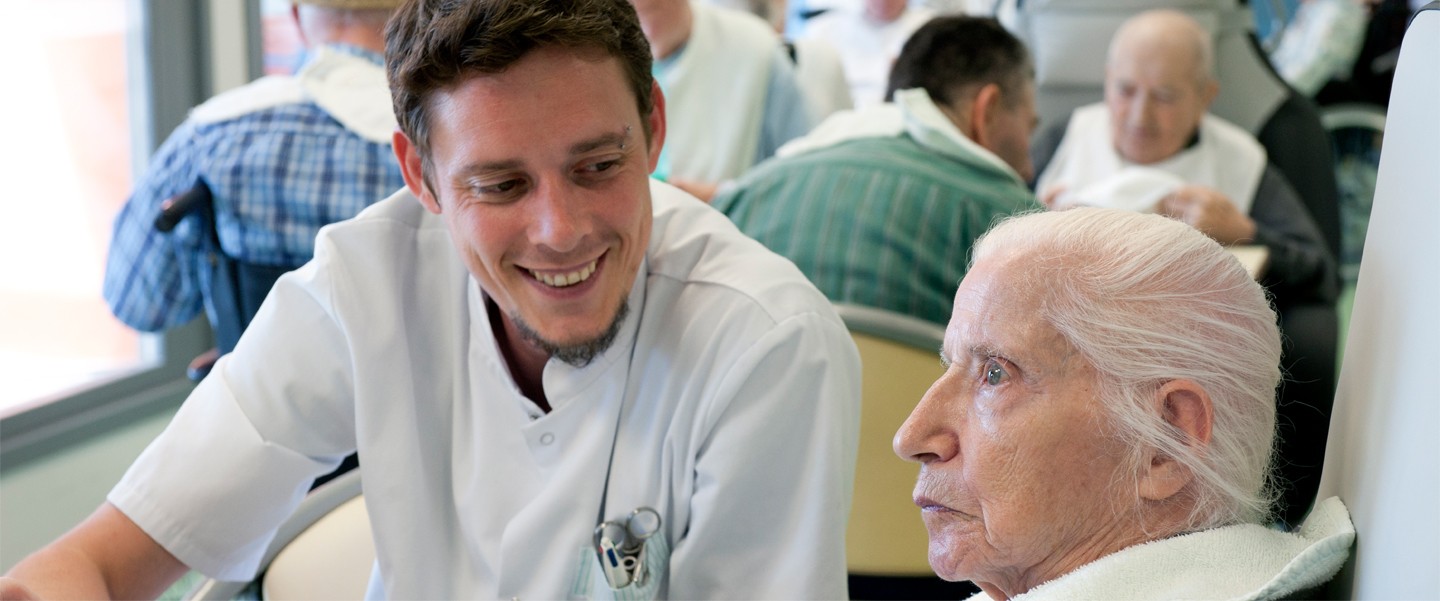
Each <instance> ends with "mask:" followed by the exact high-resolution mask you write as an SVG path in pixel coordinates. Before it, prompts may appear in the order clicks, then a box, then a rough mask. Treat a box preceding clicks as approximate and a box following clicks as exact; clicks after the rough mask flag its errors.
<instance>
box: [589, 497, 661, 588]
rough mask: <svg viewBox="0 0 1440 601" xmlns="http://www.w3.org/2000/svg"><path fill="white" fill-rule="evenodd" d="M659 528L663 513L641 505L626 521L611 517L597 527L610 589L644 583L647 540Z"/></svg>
mask: <svg viewBox="0 0 1440 601" xmlns="http://www.w3.org/2000/svg"><path fill="white" fill-rule="evenodd" d="M659 531H660V512H658V511H655V510H654V509H651V508H649V507H638V508H636V509H635V510H634V511H631V512H630V515H629V516H626V517H625V519H624V520H607V521H604V522H600V525H598V526H596V527H595V552H596V554H598V555H599V557H600V566H601V567H602V568H603V569H604V572H605V580H606V581H607V582H609V583H610V588H613V589H621V588H624V587H626V586H629V585H630V584H631V583H636V584H641V585H643V584H644V580H645V557H644V555H645V541H646V540H649V538H650V537H651V536H654V535H655V533H656V532H659Z"/></svg>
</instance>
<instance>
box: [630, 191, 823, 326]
mask: <svg viewBox="0 0 1440 601" xmlns="http://www.w3.org/2000/svg"><path fill="white" fill-rule="evenodd" d="M651 188H652V192H653V193H652V198H653V202H654V207H655V223H654V228H653V230H652V233H651V240H650V249H649V253H648V255H647V260H648V269H649V272H648V273H647V274H645V275H646V276H647V277H648V278H649V280H650V282H651V288H652V289H653V288H656V287H665V288H667V289H669V290H671V291H674V292H676V293H678V294H681V295H683V296H684V297H685V298H686V299H687V301H694V300H697V299H698V300H702V301H703V302H701V303H699V304H700V305H704V306H703V307H699V306H696V307H679V308H678V309H679V310H684V311H689V310H692V309H693V310H696V311H700V312H702V313H703V312H707V311H711V310H714V309H716V308H717V307H722V306H726V307H748V308H750V309H756V310H760V311H763V312H764V313H766V314H768V315H769V317H770V318H771V319H774V320H776V321H780V320H783V319H785V318H786V317H788V316H791V315H793V314H796V313H804V312H814V311H816V310H822V309H823V310H824V311H827V312H830V311H832V309H831V308H830V303H829V301H828V300H827V299H826V298H825V296H824V295H823V294H821V293H820V291H819V290H817V289H816V288H815V286H814V284H811V283H810V281H809V280H808V279H806V278H805V276H804V274H802V273H801V272H800V270H799V269H797V268H796V267H795V264H794V263H792V262H790V260H789V259H786V258H784V257H782V256H780V255H778V254H776V253H774V252H773V251H771V250H769V249H768V248H765V246H764V245H762V244H760V243H759V242H756V241H755V240H754V239H752V238H750V237H748V236H746V235H745V234H743V233H741V232H740V230H739V229H738V228H736V227H735V224H734V223H732V222H731V221H730V220H729V219H728V218H726V217H725V215H724V214H722V213H720V212H719V211H717V210H715V209H714V208H712V207H710V206H708V205H706V204H704V203H703V202H701V201H699V200H696V199H694V198H692V197H690V196H689V195H687V194H685V193H683V192H681V191H679V190H678V189H675V188H673V187H671V186H669V185H667V184H663V183H660V182H654V183H653V184H652V186H651ZM648 302H649V301H648V300H647V303H648Z"/></svg>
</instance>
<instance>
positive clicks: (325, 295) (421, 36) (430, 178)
mask: <svg viewBox="0 0 1440 601" xmlns="http://www.w3.org/2000/svg"><path fill="white" fill-rule="evenodd" d="M386 64H387V67H388V70H389V77H390V83H391V88H392V93H393V96H394V105H395V110H396V114H397V117H398V120H399V122H400V129H401V133H397V134H396V135H395V139H394V147H395V152H396V155H397V157H398V158H399V159H400V163H401V167H402V171H403V173H404V175H405V180H406V184H407V189H406V190H405V191H402V192H400V193H398V194H396V195H395V196H393V197H391V198H389V199H387V200H384V201H382V202H380V203H379V204H377V205H375V207H373V208H372V209H371V210H369V211H367V212H366V213H364V214H363V215H361V216H360V217H359V218H357V219H355V220H352V221H349V222H346V223H343V224H339V225H337V226H335V227H332V228H329V229H327V230H325V232H323V233H322V234H321V236H320V238H319V240H318V243H317V253H316V259H315V261H313V262H311V263H310V264H309V265H307V266H306V267H304V268H302V269H301V270H300V271H298V272H297V273H295V274H294V275H292V276H288V277H287V278H285V279H283V280H282V281H281V282H280V283H279V285H277V287H276V290H275V292H274V293H273V294H272V296H271V297H270V299H269V300H267V303H266V305H265V307H264V308H263V309H262V310H261V313H260V315H259V316H258V317H257V319H256V322H255V323H254V325H252V326H251V328H250V330H248V331H247V333H246V335H245V337H244V338H243V339H242V340H241V343H240V345H239V346H238V347H237V349H236V351H235V352H234V353H233V354H231V355H229V356H227V357H226V358H225V359H224V360H222V361H221V362H220V363H219V364H218V365H217V366H216V370H215V372H213V373H212V374H211V376H210V377H209V378H207V379H206V380H205V381H204V382H203V383H202V384H201V385H200V386H199V388H197V390H196V391H195V393H194V395H192V397H191V398H190V399H189V400H187V402H186V404H185V406H184V407H183V408H182V409H181V411H180V413H179V415H178V416H177V417H176V421H175V422H174V424H172V426H171V427H170V428H169V429H167V431H166V432H165V433H164V434H162V435H161V437H160V438H159V439H157V441H156V442H155V443H154V444H153V445H152V446H151V448H150V449H148V450H147V451H146V453H145V455H144V456H143V457H142V458H141V459H140V460H139V461H137V463H136V465H135V466H134V467H133V468H132V469H131V471H130V472H129V473H128V474H127V475H126V477H125V478H124V480H123V481H122V482H121V483H120V484H119V485H118V486H117V487H116V488H115V490H114V491H113V492H112V493H111V495H110V497H109V500H108V502H107V503H106V504H105V505H104V506H102V507H101V509H100V510H99V511H97V513H96V514H95V515H94V516H93V517H92V518H90V520H88V521H87V522H86V523H85V524H83V525H82V526H81V527H80V528H77V529H76V530H75V531H73V532H72V533H70V534H69V535H67V536H66V537H64V538H62V539H61V540H60V541H58V542H57V543H55V544H53V545H51V546H50V547H48V548H46V549H44V550H42V551H41V552H40V553H38V554H37V555H35V556H33V557H32V558H30V559H28V560H26V561H25V562H23V563H22V564H21V565H20V566H18V567H17V568H16V570H15V572H14V573H13V574H12V576H15V577H17V579H15V580H11V581H9V582H8V583H5V582H0V585H3V586H0V593H3V592H6V591H7V590H10V591H12V593H11V594H13V590H15V589H17V588H18V586H17V585H19V584H20V583H22V582H23V583H24V584H25V585H26V586H28V587H29V588H30V589H31V590H32V591H33V592H34V593H37V594H39V595H41V596H63V595H67V594H68V595H77V596H82V597H101V596H106V595H111V596H117V597H127V598H128V597H139V596H149V595H154V594H157V593H158V592H159V591H160V590H162V589H163V587H164V586H165V584H166V583H168V582H169V581H170V580H172V579H173V578H174V577H176V576H178V575H179V574H180V573H183V571H184V570H185V569H186V567H189V568H191V569H197V570H199V571H202V572H204V573H206V574H208V575H211V576H216V577H220V578H222V579H232V580H233V579H244V578H249V577H250V576H252V575H253V574H254V571H255V569H256V567H257V563H258V561H259V560H260V556H261V553H262V552H263V551H264V549H265V546H266V544H267V543H268V541H269V539H270V537H271V535H272V534H273V532H274V529H275V527H276V525H277V524H278V523H279V522H280V520H282V519H283V518H284V517H285V516H286V515H287V514H288V513H289V512H290V510H291V509H292V508H293V507H294V505H295V503H296V502H298V500H299V499H300V497H301V495H302V494H303V492H304V488H305V485H306V483H307V482H308V481H309V480H310V479H311V478H313V477H314V476H315V475H317V474H320V473H323V472H325V471H326V470H327V469H329V467H331V466H333V464H334V463H335V462H337V461H338V460H339V459H340V458H341V457H343V456H345V455H346V454H348V453H349V452H351V451H354V450H356V449H358V450H359V452H360V453H361V454H362V455H363V456H364V457H365V460H364V462H363V465H362V466H361V470H362V472H363V478H364V483H365V496H366V504H367V507H368V510H369V513H370V519H371V525H372V528H373V533H374V537H375V542H376V552H377V568H378V569H377V571H376V572H375V573H374V574H372V579H371V589H370V590H371V592H372V596H375V595H380V594H383V595H384V596H385V597H388V598H428V599H454V598H509V597H521V598H546V599H554V598H592V597H601V598H609V597H611V596H624V597H627V598H653V597H675V598H712V597H736V598H843V597H844V596H845V595H846V590H845V561H844V537H845V523H846V520H847V518H848V514H849V507H850V503H849V499H850V489H851V479H852V475H851V474H852V470H853V466H854V459H855V445H856V437H857V434H858V417H859V416H858V413H859V382H858V378H859V376H858V373H859V369H858V367H859V366H858V357H857V354H856V352H855V349H854V345H853V343H852V342H851V339H850V337H849V334H848V332H847V331H846V329H845V327H844V325H843V324H842V323H841V322H840V321H839V319H838V318H837V317H836V315H835V313H834V312H833V310H832V309H831V307H830V305H829V303H828V302H827V301H826V300H825V298H824V297H823V296H822V295H821V294H820V293H819V292H818V291H817V290H815V288H814V287H813V286H811V285H810V284H809V283H808V282H807V281H806V280H805V279H804V277H803V276H802V275H801V274H800V272H799V271H797V270H796V269H795V267H794V266H793V265H792V264H790V263H789V262H787V261H785V260H783V259H781V258H779V257H778V256H776V255H774V254H772V253H770V252H769V251H766V250H765V249H764V248H763V247H762V246H760V245H759V244H758V243H756V242H754V241H753V240H750V239H748V238H745V237H744V236H742V235H741V234H740V233H739V232H738V231H737V230H736V229H735V228H734V227H733V226H732V225H731V224H730V222H729V221H728V220H726V219H725V217H724V216H723V215H721V214H719V213H717V212H715V211H714V210H712V209H710V208H709V207H707V206H705V205H704V204H702V203H701V202H700V201H698V200H696V199H694V198H692V197H689V196H687V195H685V194H684V193H682V192H680V191H678V190H677V189H675V188H672V187H669V186H666V185H664V184H661V183H658V182H654V181H652V180H651V179H650V178H649V172H650V170H651V169H653V168H654V166H655V162H656V160H657V158H658V155H659V152H660V147H661V145H662V144H663V142H664V138H665V117H664V99H663V97H662V96H661V94H660V92H659V91H658V88H657V87H656V86H655V83H654V81H653V79H652V78H651V75H650V52H649V49H648V47H647V46H646V43H645V39H644V37H643V35H642V33H641V31H640V28H639V24H638V22H637V20H636V17H635V13H634V11H633V9H632V8H631V7H630V6H629V4H627V3H626V2H624V1H623V0H551V1H546V2H535V1H533V0H483V1H474V2H460V3H456V2H445V1H442V0H417V1H414V2H411V3H410V4H407V5H406V7H405V8H403V9H401V11H400V12H399V13H397V16H396V17H395V19H393V20H392V21H391V23H390V26H389V29H388V32H387V56H386ZM197 456H204V457H206V461H205V462H204V463H203V464H198V463H196V462H195V461H194V460H193V458H194V457H197ZM217 474H218V475H219V476H217ZM760 499H763V500H764V502H763V504H764V506H763V508H762V507H760V506H759V505H757V500H760ZM640 508H651V509H654V510H655V512H656V513H657V514H658V515H659V517H660V520H661V523H660V525H659V528H658V532H656V533H655V534H654V535H653V536H651V537H650V538H649V539H648V540H647V542H646V543H645V545H644V547H643V548H642V549H639V550H634V551H630V553H631V554H632V555H633V556H634V558H635V560H636V561H637V563H639V564H640V565H643V568H640V569H634V570H621V571H620V572H617V571H616V570H614V569H607V568H605V567H604V566H603V565H602V564H601V562H600V559H599V556H598V555H597V553H596V551H597V544H598V542H599V541H597V539H596V538H595V532H596V530H597V526H598V525H600V523H601V522H602V521H619V520H624V519H625V518H626V516H629V515H631V514H632V512H635V511H637V510H638V509H640ZM601 546H603V545H601ZM620 550H621V551H622V553H623V552H625V549H620ZM642 575H643V577H642ZM47 576H49V577H56V578H55V580H53V581H47V580H46V577H47ZM632 579H633V580H634V582H627V581H628V580H632ZM86 585H88V586H89V587H90V588H80V587H83V586H86ZM6 586H9V587H10V588H9V589H7V588H6ZM66 586H70V587H75V588H68V589H67V588H64V587H66ZM612 589H623V590H612Z"/></svg>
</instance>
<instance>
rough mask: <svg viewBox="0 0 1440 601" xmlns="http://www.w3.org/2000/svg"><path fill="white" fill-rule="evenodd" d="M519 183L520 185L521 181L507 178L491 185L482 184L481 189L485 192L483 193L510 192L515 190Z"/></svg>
mask: <svg viewBox="0 0 1440 601" xmlns="http://www.w3.org/2000/svg"><path fill="white" fill-rule="evenodd" d="M519 185H520V182H519V181H517V180H513V179H511V180H505V181H503V182H500V183H498V184H492V185H489V186H480V191H481V192H483V193H486V194H496V193H505V192H509V191H511V190H514V189H515V187H516V186H519Z"/></svg>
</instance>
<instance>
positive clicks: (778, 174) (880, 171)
mask: <svg viewBox="0 0 1440 601" xmlns="http://www.w3.org/2000/svg"><path fill="white" fill-rule="evenodd" d="M1032 71H1033V69H1032V67H1031V64H1030V58H1029V54H1028V53H1027V52H1026V50H1025V47H1024V45H1023V44H1022V43H1021V42H1020V41H1019V40H1018V39H1016V38H1015V37H1014V36H1013V35H1011V34H1010V33H1009V32H1007V31H1006V30H1005V29H1004V28H1003V27H1001V26H1000V24H998V23H996V22H995V21H994V20H993V19H981V18H976V17H965V16H949V17H938V18H936V19H934V20H932V21H930V22H929V23H927V24H926V25H925V26H923V27H921V28H920V29H919V30H918V31H916V32H915V35H914V36H912V37H911V38H910V41H909V42H908V43H906V45H905V48H904V50H903V51H901V53H900V57H899V59H897V61H896V63H895V69H894V71H893V72H892V73H891V78H890V88H891V91H890V92H891V95H892V96H893V102H888V103H885V104H880V105H872V106H871V107H869V108H865V109H859V110H857V111H854V112H842V113H839V114H836V115H835V116H833V117H831V118H830V119H828V120H826V121H825V122H824V123H822V124H821V125H820V126H819V127H817V128H816V129H815V131H814V132H812V133H811V134H810V135H808V136H806V137H804V138H801V139H800V140H796V141H795V142H793V143H791V144H790V145H787V146H786V147H784V148H782V149H781V153H782V155H783V156H781V157H778V158H776V159H773V160H771V161H768V162H766V163H764V164H762V165H760V166H759V167H757V168H756V169H755V170H754V171H752V172H751V173H749V174H748V175H747V176H746V177H745V178H743V179H742V180H741V181H740V182H739V183H738V184H737V185H736V186H735V187H734V188H733V189H731V190H728V191H726V192H725V193H723V194H721V195H720V196H719V197H717V198H716V199H715V201H714V202H713V205H714V206H715V207H716V208H717V209H720V210H721V211H723V212H724V213H725V214H726V215H727V216H729V217H730V219H731V220H732V221H734V222H735V223H736V224H737V225H739V226H740V230H741V231H743V232H745V233H746V234H749V235H750V236H753V237H754V238H755V239H757V240H759V241H761V242H762V243H764V244H765V245H766V246H768V247H770V248H771V249H772V250H774V251H776V252H778V253H780V254H782V255H785V256H786V257H789V258H790V259H791V260H792V261H795V264H796V265H798V266H799V267H800V270H801V271H804V272H805V274H806V275H807V276H809V278H810V280H811V281H813V282H815V284H816V286H818V287H819V288H820V290H821V291H822V292H824V293H825V294H826V295H827V296H829V297H830V299H831V300H833V301H836V302H847V303H855V304H861V305H866V306H871V307H877V308H881V309H888V310H891V311H896V312H899V313H906V314H909V315H913V316H915V317H919V318H921V319H927V320H930V321H932V322H935V323H939V324H943V323H945V321H946V320H947V319H948V317H949V314H950V298H951V295H952V292H953V290H954V287H955V283H956V282H958V281H960V278H961V276H963V275H965V265H964V264H963V263H960V262H957V261H955V260H954V258H955V257H964V256H967V255H968V254H969V251H970V245H971V244H972V243H973V242H974V241H975V239H976V238H978V237H979V236H980V234H982V233H983V232H984V231H985V229H986V228H988V227H989V226H990V224H991V223H993V222H994V221H995V220H997V219H999V218H1000V217H1003V216H1006V215H1010V214H1013V213H1017V212H1021V211H1026V210H1031V209H1039V208H1040V205H1039V204H1038V203H1037V202H1036V201H1035V197H1034V196H1033V195H1032V194H1031V193H1030V191H1029V189H1027V188H1026V186H1025V181H1026V180H1027V179H1029V177H1030V175H1031V172H1032V169H1031V167H1030V157H1029V155H1028V142H1029V137H1030V133H1031V132H1032V131H1033V129H1034V126H1035V119H1036V117H1035V89H1034V84H1033V82H1032V77H1033V72H1032Z"/></svg>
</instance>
